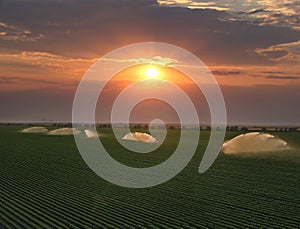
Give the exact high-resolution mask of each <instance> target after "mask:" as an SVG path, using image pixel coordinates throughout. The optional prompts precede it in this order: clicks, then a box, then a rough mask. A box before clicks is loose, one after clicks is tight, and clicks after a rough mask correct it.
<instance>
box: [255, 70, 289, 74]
mask: <svg viewBox="0 0 300 229" xmlns="http://www.w3.org/2000/svg"><path fill="white" fill-rule="evenodd" d="M261 73H264V74H284V72H271V71H263V72H261Z"/></svg>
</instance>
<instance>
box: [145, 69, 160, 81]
mask: <svg viewBox="0 0 300 229" xmlns="http://www.w3.org/2000/svg"><path fill="white" fill-rule="evenodd" d="M145 75H146V76H147V77H148V78H149V79H155V78H157V76H158V70H157V69H156V68H154V67H149V68H147V69H146V71H145Z"/></svg>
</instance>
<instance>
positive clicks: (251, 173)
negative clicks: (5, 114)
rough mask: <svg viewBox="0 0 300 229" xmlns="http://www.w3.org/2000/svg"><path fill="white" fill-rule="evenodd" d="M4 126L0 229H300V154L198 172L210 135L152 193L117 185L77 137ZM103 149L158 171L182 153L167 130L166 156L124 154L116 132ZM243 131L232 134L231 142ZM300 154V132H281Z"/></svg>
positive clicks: (222, 162)
mask: <svg viewBox="0 0 300 229" xmlns="http://www.w3.org/2000/svg"><path fill="white" fill-rule="evenodd" d="M22 128H23V127H22V126H2V127H0V150H1V153H0V196H1V198H0V227H1V228H2V227H5V228H225V227H226V228H261V227H263V228H299V227H300V160H299V158H300V156H299V155H300V150H296V149H295V150H292V151H289V152H285V153H281V155H278V153H277V154H266V155H262V156H254V157H237V156H228V155H225V156H222V155H220V156H219V157H218V158H217V160H216V162H215V163H214V164H213V166H212V167H211V168H210V169H209V170H208V171H207V172H206V173H204V174H198V166H199V163H200V161H201V157H202V153H203V151H204V150H205V147H206V143H207V140H208V138H209V132H205V131H204V132H201V140H200V144H199V147H198V150H197V152H196V154H195V156H194V158H193V160H191V162H190V163H189V165H188V166H187V167H186V168H185V169H184V170H183V171H182V172H181V173H180V174H179V175H178V176H176V177H175V178H174V179H172V180H170V181H169V182H166V183H164V184H161V185H159V186H156V187H153V188H147V189H128V188H123V187H118V186H115V185H113V184H110V183H108V182H106V181H104V180H103V179H102V178H100V177H98V176H97V175H95V174H94V173H93V172H92V171H91V170H90V169H89V168H88V167H87V166H86V165H85V163H84V162H83V160H82V159H81V156H80V154H79V152H78V150H77V148H76V145H75V141H74V138H73V136H47V135H42V134H22V133H18V131H19V130H21V129H22ZM99 131H100V132H101V133H103V137H102V138H101V140H102V141H103V144H104V145H106V146H113V147H110V153H111V155H112V156H113V157H114V158H116V159H117V160H119V161H120V162H122V163H124V164H128V165H131V166H137V167H145V166H151V165H155V164H156V163H159V162H161V161H163V160H165V159H166V158H168V157H169V156H170V155H171V153H172V150H173V149H174V148H175V147H176V139H178V134H179V131H178V130H169V132H168V136H167V139H166V141H165V143H164V144H163V145H162V146H161V148H160V150H158V151H156V152H154V153H149V154H143V155H142V154H136V153H131V152H128V151H125V150H123V149H122V148H121V146H120V145H119V144H117V142H116V140H115V139H114V138H113V135H112V132H111V130H110V129H101V130H99ZM237 134H239V133H237V132H228V133H227V136H226V137H227V138H231V137H233V136H236V135H237ZM276 135H277V136H279V137H281V138H282V139H284V140H286V141H287V142H289V143H290V144H291V145H293V147H294V148H297V147H298V148H300V133H299V132H298V133H276Z"/></svg>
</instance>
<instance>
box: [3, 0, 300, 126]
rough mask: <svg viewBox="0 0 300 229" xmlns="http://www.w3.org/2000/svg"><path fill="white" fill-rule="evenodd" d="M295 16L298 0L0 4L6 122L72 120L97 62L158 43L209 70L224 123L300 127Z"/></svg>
mask: <svg viewBox="0 0 300 229" xmlns="http://www.w3.org/2000/svg"><path fill="white" fill-rule="evenodd" d="M299 14H300V2H299V1H298V0H282V1H278V0H257V1H253V0H220V1H206V0H201V1H200V0H197V1H196V0H170V1H168V0H158V1H154V0H153V1H152V0H139V1H138V0H136V1H131V0H124V1H123V0H121V1H119V0H118V1H117V0H105V1H96V0H87V1H79V0H53V1H48V0H44V1H38V0H9V1H8V0H2V1H1V0H0V107H1V110H0V122H6V121H12V122H14V121H71V112H72V102H73V97H74V93H75V91H76V87H77V85H78V83H79V81H80V79H81V78H82V76H83V75H84V73H85V72H86V71H87V70H88V68H89V67H90V66H91V65H92V64H93V63H94V62H95V61H97V59H99V58H100V57H101V56H103V55H105V54H106V53H108V52H110V51H112V50H114V49H117V48H120V47H122V46H124V45H129V44H133V43H138V42H149V41H155V42H165V43H170V44H174V45H177V46H180V47H182V48H185V49H187V50H188V51H190V52H192V53H194V54H195V55H196V56H198V57H199V58H200V59H201V60H202V61H203V62H204V63H205V64H206V65H207V66H208V67H209V69H210V70H211V72H212V73H213V75H214V76H215V77H216V79H217V81H218V83H219V84H220V87H221V89H222V91H223V94H224V99H225V102H226V107H227V112H228V123H233V124H235V123H236V124H244V123H245V124H288V125H293V124H300V103H299V102H300V17H299ZM140 58H143V56H141V57H140ZM153 58H154V59H155V58H156V59H159V58H160V60H159V61H163V60H168V58H169V57H168V56H161V55H160V53H157V54H155V55H154V56H153ZM120 61H121V60H120ZM122 61H133V60H126V58H125V59H123V60H122ZM136 63H137V64H141V63H142V62H139V61H137V62H136ZM166 65H168V63H166ZM116 91H117V90H116ZM116 91H114V92H112V95H113V94H114V93H116ZM191 96H193V95H191ZM108 97H110V95H109V96H108ZM111 98H112V97H111ZM157 106H160V105H159V104H157ZM199 109H200V110H201V108H199ZM166 112H167V111H166ZM137 119H139V118H137ZM208 119H209V117H208V113H207V112H204V113H203V119H202V121H207V120H208ZM100 121H101V120H100ZM103 121H106V120H103Z"/></svg>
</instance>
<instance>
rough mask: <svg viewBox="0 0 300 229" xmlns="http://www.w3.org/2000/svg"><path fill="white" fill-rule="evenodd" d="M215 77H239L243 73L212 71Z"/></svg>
mask: <svg viewBox="0 0 300 229" xmlns="http://www.w3.org/2000/svg"><path fill="white" fill-rule="evenodd" d="M212 74H214V75H221V76H229V75H239V74H241V71H221V70H214V71H212Z"/></svg>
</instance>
